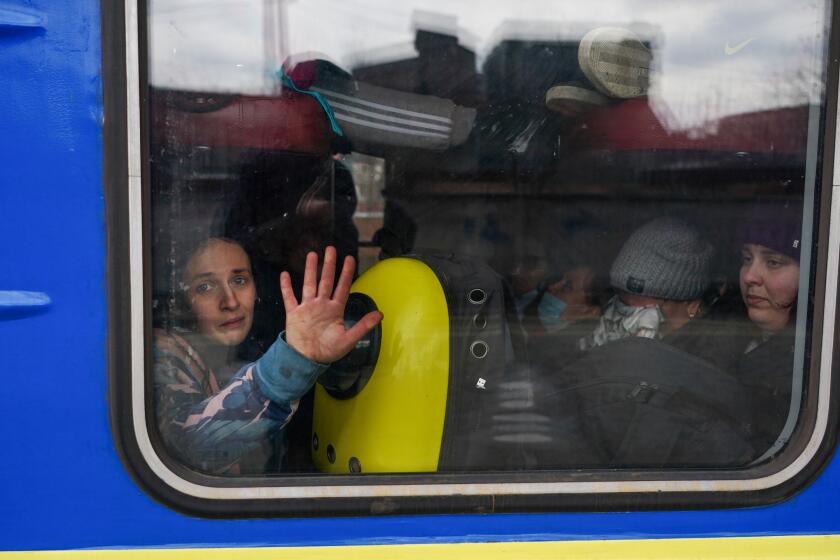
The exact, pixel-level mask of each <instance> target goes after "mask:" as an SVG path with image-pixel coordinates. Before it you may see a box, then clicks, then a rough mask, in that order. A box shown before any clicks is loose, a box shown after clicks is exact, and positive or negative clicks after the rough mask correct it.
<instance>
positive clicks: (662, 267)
mask: <svg viewBox="0 0 840 560" xmlns="http://www.w3.org/2000/svg"><path fill="white" fill-rule="evenodd" d="M713 252H714V251H713V249H712V247H711V245H709V244H708V243H707V242H706V241H705V240H704V239H703V238H702V237H701V235H700V234H699V232H697V231H696V230H695V229H693V228H692V227H690V226H689V225H688V224H686V223H684V222H682V221H680V220H676V219H672V218H658V219H656V220H653V221H651V222H648V223H647V224H645V225H643V226H642V227H641V228H639V229H637V230H636V231H635V232H634V233H633V234H632V235H631V236H630V238H629V239H628V240H627V241H626V242H625V243H624V245H623V246H622V248H621V251H620V252H619V253H618V256H617V257H616V258H615V260H614V261H613V264H612V267H611V269H610V284H611V285H612V287H613V288H615V289H616V290H617V291H618V293H617V294H616V295H615V296H614V297H613V298H612V299H611V300H610V302H609V303H608V304H607V307H606V308H605V309H604V313H603V315H602V316H601V319H600V321H599V323H598V326H597V327H596V328H595V330H594V331H593V332H592V334H591V335H590V336H588V337H587V338H584V339H582V340H581V341H580V348H581V350H588V349H591V348H595V347H598V346H602V345H604V344H606V343H608V342H612V341H615V340H620V339H622V338H626V337H632V336H637V337H643V338H652V339H660V338H662V337H663V336H666V335H668V334H670V333H673V332H675V331H677V330H678V329H680V328H681V327H683V326H685V325H686V324H687V323H689V322H690V321H691V320H692V319H694V318H695V317H696V316H697V315H698V314H699V313H700V310H701V304H702V298H703V294H704V293H705V291H706V289H707V288H708V286H709V283H710V268H711V262H712V255H713Z"/></svg>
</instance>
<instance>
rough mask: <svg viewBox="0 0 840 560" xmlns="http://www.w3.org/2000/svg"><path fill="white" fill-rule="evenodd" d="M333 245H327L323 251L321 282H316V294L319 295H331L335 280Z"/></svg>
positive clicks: (327, 296)
mask: <svg viewBox="0 0 840 560" xmlns="http://www.w3.org/2000/svg"><path fill="white" fill-rule="evenodd" d="M335 259H336V256H335V247H333V246H329V247H327V250H326V251H324V266H323V268H322V269H321V283H320V284H318V295H319V296H321V297H326V298H330V297H332V289H333V283H334V282H335Z"/></svg>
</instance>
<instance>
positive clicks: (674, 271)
mask: <svg viewBox="0 0 840 560" xmlns="http://www.w3.org/2000/svg"><path fill="white" fill-rule="evenodd" d="M438 4H439V5H438ZM829 9H830V6H828V5H827V4H826V3H824V2H821V1H814V0H807V1H806V0H787V1H785V2H771V3H760V4H756V3H751V4H749V5H747V6H744V5H741V4H732V3H729V2H724V1H713V2H704V3H701V4H690V5H689V4H684V5H680V6H675V5H672V4H670V3H667V2H661V1H657V0H611V1H609V2H606V3H604V2H602V3H598V4H597V6H596V5H595V4H592V3H580V2H572V1H567V0H557V1H552V2H548V3H546V2H542V1H530V0H521V1H520V2H506V1H484V2H481V3H480V5H479V4H478V3H476V2H468V1H457V2H453V1H451V0H450V1H447V2H437V1H436V0H435V1H429V0H426V1H424V2H416V1H414V0H405V1H399V2H393V1H388V2H386V1H383V0H363V1H358V2H350V3H348V2H333V1H329V0H300V1H297V2H288V1H286V0H270V1H263V0H239V1H237V2H229V1H216V0H212V1H206V2H194V1H191V0H155V1H154V2H150V3H149V4H148V6H146V10H145V11H144V12H142V13H143V14H144V15H145V16H146V18H145V21H143V22H142V23H141V30H143V33H141V34H140V36H141V37H143V39H144V41H145V43H141V48H140V53H141V55H140V60H141V68H142V69H143V71H142V72H141V75H142V76H144V77H145V78H147V83H145V84H144V85H143V87H144V88H147V91H148V95H147V96H144V99H145V100H146V105H145V109H144V112H143V113H142V114H143V115H144V120H143V121H142V123H141V127H142V129H143V130H145V131H146V133H145V135H144V136H143V138H146V140H147V143H146V144H145V145H144V146H143V154H144V156H143V158H144V160H143V162H142V164H143V166H144V169H145V170H146V173H145V174H144V183H143V196H144V199H145V201H146V208H147V209H148V211H147V212H146V213H145V214H143V218H142V219H143V224H144V227H145V228H146V231H147V232H148V234H147V236H146V238H145V244H146V245H147V247H146V248H147V250H148V252H147V253H146V254H147V255H149V256H148V260H147V262H146V270H147V271H148V274H147V276H146V278H147V285H146V290H147V293H148V297H147V298H146V300H145V301H144V302H143V306H144V309H145V310H146V313H147V316H148V317H149V318H150V320H149V322H148V325H147V328H146V330H145V331H144V335H143V336H144V337H145V344H146V355H147V359H146V370H145V373H143V372H140V373H138V372H135V373H134V375H135V376H137V375H140V376H141V379H142V381H141V383H140V384H139V387H142V390H141V391H140V392H138V393H136V394H135V396H134V400H133V414H134V415H135V422H136V424H135V429H138V430H140V432H142V434H144V435H142V436H138V439H143V440H144V441H148V450H151V451H149V452H148V453H147V455H148V456H153V457H154V459H153V460H149V462H150V464H151V465H153V470H155V472H156V475H157V476H158V477H160V478H162V479H163V480H164V481H165V482H167V483H168V484H169V486H171V487H173V488H175V489H176V490H178V491H180V492H182V493H183V494H185V495H189V496H192V497H196V498H200V499H203V500H209V501H213V500H216V501H220V502H225V501H227V503H237V504H239V505H242V504H245V503H248V504H250V505H247V506H242V507H243V508H244V509H242V510H241V511H251V510H253V509H254V508H256V509H257V510H260V511H263V510H264V511H269V512H270V511H280V510H284V508H285V509H286V510H289V508H291V509H290V510H294V508H295V507H298V506H290V505H288V504H289V503H309V502H306V500H307V499H309V498H311V499H312V500H315V499H324V498H329V499H332V500H333V501H334V503H335V504H337V505H336V509H337V510H342V511H343V510H347V509H348V508H349V509H354V508H361V509H364V508H366V507H368V506H359V505H358V504H362V503H369V502H376V503H384V502H382V500H385V502H387V503H389V504H392V505H389V506H388V507H386V508H385V510H383V511H402V510H403V509H404V508H403V506H401V505H399V504H402V503H406V504H412V505H408V506H406V508H407V509H411V508H417V507H425V506H418V505H417V504H418V503H421V502H419V501H418V500H421V499H426V500H430V501H429V502H428V503H430V504H432V505H430V506H428V507H430V508H432V509H435V508H438V509H440V508H444V509H445V508H455V509H459V508H460V509H471V508H472V509H485V510H486V509H505V508H508V509H517V508H518V509H523V508H524V509H527V508H529V507H531V508H542V507H553V508H562V507H566V506H564V504H566V503H568V504H576V503H588V502H586V499H596V501H597V496H599V495H604V494H607V495H609V496H612V497H613V498H615V499H616V502H615V503H616V504H619V503H622V502H621V498H616V497H617V496H619V497H620V496H622V495H629V496H632V500H633V503H643V502H644V500H645V499H646V498H645V497H644V496H645V495H646V494H651V495H654V494H657V493H658V494H659V495H660V497H661V495H662V494H661V493H662V492H666V493H668V492H670V493H672V494H673V495H674V496H691V498H690V499H689V500H688V502H687V503H701V502H704V501H706V500H707V499H708V498H706V497H704V496H703V494H704V493H707V494H710V495H715V496H718V497H719V496H721V495H726V496H729V497H728V498H726V500H729V502H728V503H753V502H751V501H750V500H752V498H750V500H747V499H745V500H744V501H741V502H738V499H737V498H735V499H734V500H733V499H732V498H731V496H732V495H733V493H735V494H737V492H744V493H750V492H759V493H760V492H761V491H765V490H768V489H772V488H775V487H777V486H779V485H780V484H781V483H782V482H785V481H787V480H789V479H791V477H792V476H793V475H792V474H791V472H792V470H791V469H793V470H796V469H797V468H799V467H795V465H796V464H798V463H797V461H798V462H802V457H803V453H807V452H808V451H807V450H808V449H810V447H809V442H810V441H811V440H812V438H814V437H817V438H821V437H822V432H823V431H824V430H823V428H822V427H820V423H819V422H820V421H819V418H820V414H818V410H819V407H820V406H824V405H825V403H824V399H825V395H824V394H823V392H821V387H825V386H826V385H825V383H826V379H825V377H826V376H827V375H828V372H822V374H820V369H819V367H818V364H817V365H814V364H815V363H816V362H815V361H814V360H815V357H816V356H819V346H818V344H816V343H817V342H819V336H818V335H819V333H820V332H821V331H820V330H819V325H820V324H821V316H818V314H815V309H818V308H816V307H814V302H815V301H817V302H820V301H822V300H821V299H820V298H822V297H823V296H822V295H821V292H819V291H818V290H816V286H818V285H821V284H820V282H821V280H820V278H819V277H818V275H817V270H818V266H821V265H820V263H822V262H823V261H821V260H820V259H819V258H818V257H819V255H818V254H817V252H816V251H815V247H817V246H818V244H817V243H816V241H817V239H815V238H814V232H818V231H822V230H825V228H822V230H821V228H820V227H819V226H820V223H821V222H820V220H819V219H818V218H819V217H820V216H821V215H825V214H824V210H825V206H824V205H825V204H827V202H826V201H827V197H825V196H820V193H821V191H820V185H821V179H822V176H823V175H824V170H823V168H822V165H823V164H824V161H826V157H825V155H824V149H823V146H824V144H825V138H826V137H828V138H829V139H830V136H826V131H827V130H830V127H827V125H826V118H825V115H826V111H827V107H828V104H827V102H826V100H827V99H829V96H828V89H829V88H828V85H827V83H826V76H827V75H828V74H827V65H828V60H829V57H828V55H827V52H828V36H829V31H830V29H829V21H830V17H829ZM144 91H146V89H144ZM834 93H836V92H834ZM828 159H830V158H828ZM821 204H822V205H823V206H820V205H821ZM821 210H822V211H823V214H821ZM137 211H138V212H139V210H137ZM823 219H825V218H823ZM313 253H314V255H313ZM316 256H317V259H316ZM351 284H352V285H351ZM138 418H140V419H142V422H137V421H136V419H138ZM138 426H140V427H138ZM815 434H816V435H815ZM805 463H807V461H805ZM799 470H801V468H799ZM797 472H798V471H797ZM750 495H752V494H750ZM570 496H571V497H570ZM593 496H594V497H596V498H593ZM560 497H564V498H563V499H559V498H560ZM284 499H285V500H286V501H285V502H283V503H284V504H286V505H283V506H282V507H281V506H277V505H276V504H277V503H278V501H283V500H284ZM652 499H654V500H656V498H652ZM353 500H356V502H353ZM366 500H367V502H366ZM377 500H379V502H377ZM400 500H405V502H402V501H400ZM412 500H414V501H412ZM435 500H439V501H435ZM459 500H460V501H459ZM564 500H568V502H567V501H564ZM602 500H603V499H602ZM260 501H263V502H265V503H267V504H274V505H265V506H261V505H256V506H254V505H253V502H260ZM348 501H349V502H352V503H351V505H346V503H345V502H348ZM677 501H679V499H678V500H677ZM354 503H355V504H357V505H353V504H354ZM422 503H423V504H425V503H427V502H422ZM599 503H602V504H603V503H612V502H609V501H608V500H607V501H606V502H604V501H601V502H599ZM342 504H344V505H342ZM393 504H397V505H393ZM441 504H448V505H441ZM453 504H455V505H453ZM488 504H492V505H489V506H488ZM208 507H209V506H208ZM225 507H228V506H225ZM300 507H302V508H303V509H305V508H306V507H309V506H305V505H304V506H300ZM382 507H385V506H382ZM249 508H251V509H249ZM272 508H275V509H272ZM277 508H279V509H277ZM211 509H212V507H211ZM233 509H234V510H235V509H236V508H233ZM238 511H239V510H238Z"/></svg>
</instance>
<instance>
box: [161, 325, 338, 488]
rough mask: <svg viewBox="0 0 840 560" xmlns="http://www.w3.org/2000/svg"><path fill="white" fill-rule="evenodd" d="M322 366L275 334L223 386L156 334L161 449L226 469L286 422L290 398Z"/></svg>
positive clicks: (293, 403)
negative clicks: (260, 353) (266, 347)
mask: <svg viewBox="0 0 840 560" xmlns="http://www.w3.org/2000/svg"><path fill="white" fill-rule="evenodd" d="M325 369H326V366H325V365H322V364H317V363H314V362H311V361H309V360H307V359H306V358H304V357H303V356H301V355H300V354H298V353H297V352H296V351H295V350H294V349H292V348H291V347H289V346H288V345H287V344H286V342H285V340H283V338H282V335H281V336H280V337H278V339H277V340H276V341H275V342H274V344H273V345H272V346H271V348H270V349H269V350H268V351H267V352H266V353H265V354H264V355H263V356H262V357H261V358H260V359H259V360H257V361H256V362H255V363H251V364H248V365H246V366H244V367H242V368H241V369H240V370H239V371H238V372H237V373H236V374H235V375H234V376H233V378H232V379H231V381H230V382H229V383H228V384H227V385H225V386H224V387H218V386H217V385H216V380H215V376H214V375H213V373H212V372H211V371H210V370H209V369H208V368H207V367H206V366H205V365H204V363H203V362H202V361H201V357H200V356H198V355H197V353H196V352H195V350H194V349H193V348H192V347H190V346H189V344H187V343H186V341H184V340H183V339H182V338H180V337H178V336H177V335H173V334H171V333H165V332H163V331H160V332H158V333H156V337H155V348H154V383H155V409H156V414H157V421H158V426H159V429H160V433H161V435H162V437H163V440H164V442H165V443H166V446H167V448H168V450H169V451H170V452H171V453H172V454H173V455H175V457H177V458H178V459H179V460H181V461H183V462H184V463H185V464H187V465H188V466H190V467H192V468H195V469H197V470H201V471H204V472H210V473H217V474H218V473H223V472H225V471H227V470H229V469H230V468H231V467H232V466H233V465H235V464H236V463H237V461H239V459H241V458H242V457H243V456H244V455H245V454H247V453H248V452H250V451H251V450H253V449H255V448H257V447H259V446H261V445H262V443H263V441H265V440H266V438H267V437H268V436H269V435H270V434H271V433H273V432H274V431H276V430H279V429H281V428H282V427H283V426H285V425H286V423H287V422H288V421H289V420H290V419H291V417H292V415H293V414H294V412H295V410H296V409H297V405H298V400H299V399H300V398H301V397H302V396H303V395H304V394H305V393H306V392H307V391H308V390H309V389H310V388H311V387H312V385H314V383H315V381H316V380H317V378H318V375H320V374H321V372H323V371H324V370H325Z"/></svg>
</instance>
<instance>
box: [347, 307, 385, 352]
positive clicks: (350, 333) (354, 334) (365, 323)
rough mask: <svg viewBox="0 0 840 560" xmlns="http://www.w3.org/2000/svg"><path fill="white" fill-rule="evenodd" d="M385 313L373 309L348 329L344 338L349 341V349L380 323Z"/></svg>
mask: <svg viewBox="0 0 840 560" xmlns="http://www.w3.org/2000/svg"><path fill="white" fill-rule="evenodd" d="M382 318H383V315H382V312H381V311H371V312H370V313H368V314H367V315H365V316H364V317H362V318H361V319H359V322H358V323H356V324H355V325H353V326H352V327H350V328H349V329H347V332H346V333H344V338H345V340H346V341H347V343H348V351H349V350H350V349H351V348H353V346H355V345H356V343H357V342H359V341H360V340H361V339H362V337H363V336H365V334H367V332H368V331H369V330H371V329H372V328H373V327H375V326H376V325H378V324H379V322H380V321H381V320H382Z"/></svg>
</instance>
